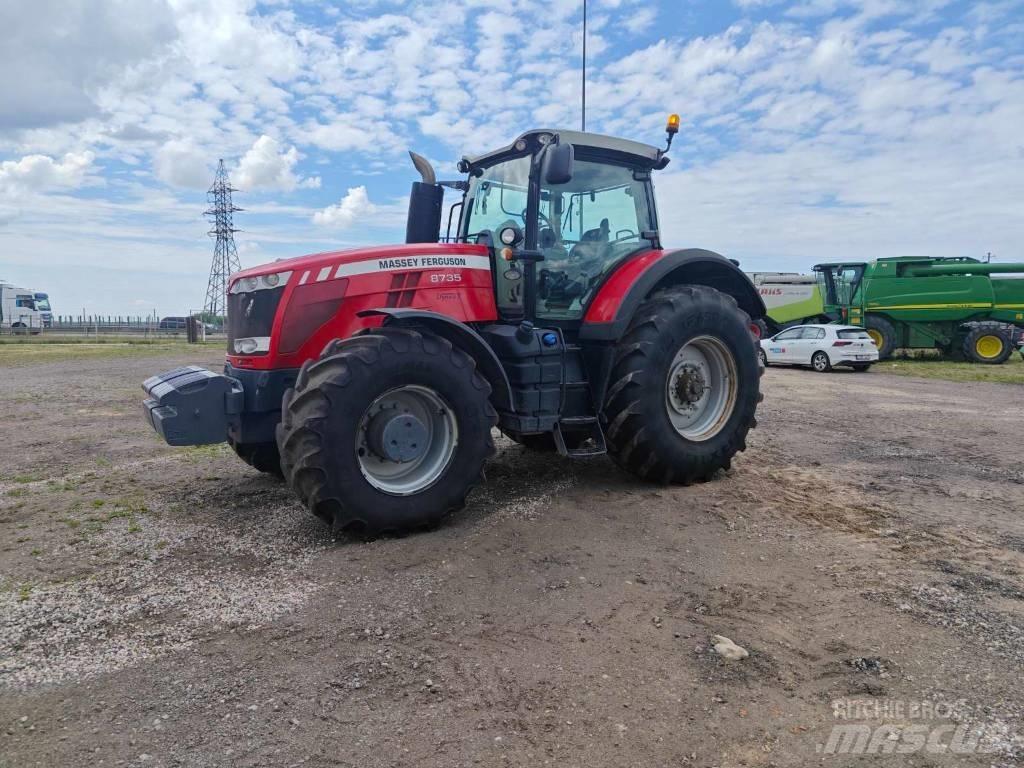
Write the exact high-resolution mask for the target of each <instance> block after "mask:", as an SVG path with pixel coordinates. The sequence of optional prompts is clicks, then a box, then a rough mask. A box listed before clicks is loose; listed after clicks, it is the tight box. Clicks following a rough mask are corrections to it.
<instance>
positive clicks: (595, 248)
mask: <svg viewBox="0 0 1024 768" xmlns="http://www.w3.org/2000/svg"><path fill="white" fill-rule="evenodd" d="M610 235H611V224H609V222H608V219H601V225H600V226H599V227H597V228H595V229H588V230H587V231H586V232H584V233H583V235H582V236H581V237H580V241H579V242H578V243H576V245H574V246H573V247H572V253H570V254H569V255H570V256H571V257H574V258H578V259H594V258H597V257H598V256H599V255H600V254H601V246H602V245H603V244H604V243H607V242H608V240H609V239H610Z"/></svg>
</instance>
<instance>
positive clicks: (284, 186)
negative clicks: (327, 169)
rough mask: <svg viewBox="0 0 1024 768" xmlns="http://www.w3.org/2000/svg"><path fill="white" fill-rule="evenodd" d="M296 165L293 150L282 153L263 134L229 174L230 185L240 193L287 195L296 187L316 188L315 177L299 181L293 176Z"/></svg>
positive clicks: (280, 148)
mask: <svg viewBox="0 0 1024 768" xmlns="http://www.w3.org/2000/svg"><path fill="white" fill-rule="evenodd" d="M298 162H299V151H298V150H297V149H296V148H295V147H288V148H287V149H284V147H282V146H281V143H280V142H278V141H277V140H276V139H274V138H271V137H270V136H267V135H266V134H264V135H263V136H260V137H259V138H258V139H256V141H255V142H254V143H253V145H252V147H250V149H249V151H248V152H246V153H245V154H244V155H243V156H242V159H241V160H239V162H238V168H237V169H236V170H235V172H234V173H233V174H232V181H233V182H234V183H235V184H237V185H238V188H239V189H241V190H244V191H251V190H258V189H274V190H279V191H281V192H291V191H292V190H293V189H295V188H296V187H298V186H299V185H300V184H301V185H303V186H307V187H310V186H311V187H313V188H316V187H318V186H319V185H320V181H319V177H315V181H314V180H312V179H305V180H303V179H301V178H299V177H298V176H296V175H295V164H296V163H298Z"/></svg>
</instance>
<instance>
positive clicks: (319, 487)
mask: <svg viewBox="0 0 1024 768" xmlns="http://www.w3.org/2000/svg"><path fill="white" fill-rule="evenodd" d="M490 394H491V389H490V386H489V385H488V384H487V381H486V380H485V379H484V378H483V377H482V376H481V375H480V374H479V373H477V371H476V365H475V364H474V362H473V359H472V358H471V357H470V356H469V355H467V354H466V353H465V352H463V351H462V350H460V349H458V348H456V347H453V346H452V344H451V342H449V341H448V340H447V339H443V338H440V337H438V336H434V335H432V334H429V333H425V332H424V333H420V332H418V331H414V330H408V329H397V328H375V329H373V330H372V331H371V332H369V333H366V334H362V335H359V336H354V337H352V338H350V339H345V340H343V341H335V342H331V344H329V345H327V348H326V349H325V350H324V353H323V355H322V356H321V357H320V359H319V360H316V361H310V362H307V363H305V364H304V365H303V366H302V369H301V370H300V372H299V375H298V377H297V379H296V382H295V389H294V390H289V391H288V392H286V393H285V396H284V402H283V408H282V420H281V423H280V424H279V425H278V428H277V430H278V431H277V444H278V447H279V449H280V452H281V459H282V461H281V464H282V468H283V469H284V473H285V478H286V479H287V481H288V483H289V485H290V486H291V487H292V489H293V490H295V492H296V493H297V494H298V496H299V498H301V499H302V501H303V502H304V503H305V504H306V505H307V506H308V507H309V509H310V511H311V512H312V513H313V514H315V515H316V516H317V517H320V518H321V519H323V520H324V521H326V522H328V523H330V524H331V525H332V527H333V528H334V530H335V531H336V532H346V533H351V534H354V535H357V536H362V537H364V538H372V537H374V536H378V535H380V534H382V533H386V532H395V533H399V532H403V531H407V530H410V529H414V528H421V527H424V526H429V525H432V524H435V523H437V522H439V521H440V520H441V518H443V517H444V516H445V515H447V514H448V513H450V512H452V511H454V510H457V509H461V508H462V507H463V506H464V505H465V503H466V496H467V494H468V493H469V491H470V490H471V489H472V488H473V486H474V485H475V484H476V483H477V482H478V481H479V480H480V479H481V476H482V472H483V464H484V461H485V459H487V458H488V457H489V456H490V455H491V454H493V453H494V442H493V440H492V439H491V427H493V426H494V424H495V423H497V414H496V413H495V411H494V408H493V407H492V406H491V403H490Z"/></svg>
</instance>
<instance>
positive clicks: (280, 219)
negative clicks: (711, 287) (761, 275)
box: [0, 0, 1024, 315]
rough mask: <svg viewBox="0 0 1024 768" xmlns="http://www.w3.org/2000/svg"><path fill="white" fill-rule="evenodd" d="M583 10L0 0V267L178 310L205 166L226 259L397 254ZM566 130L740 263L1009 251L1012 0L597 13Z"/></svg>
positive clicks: (531, 4)
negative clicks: (225, 195)
mask: <svg viewBox="0 0 1024 768" xmlns="http://www.w3.org/2000/svg"><path fill="white" fill-rule="evenodd" d="M581 5H582V3H581V0H500V2H499V0H448V1H445V0H436V1H435V0H409V1H408V2H403V1H401V0H347V1H344V2H337V3H335V4H333V5H328V4H327V3H324V2H320V0H293V1H292V2H289V1H288V0H274V1H273V2H269V1H268V2H256V0H33V1H32V2H25V1H24V0H0V105H2V107H0V278H2V279H5V280H8V281H11V282H15V283H18V284H21V285H25V286H28V287H34V288H36V289H38V290H48V291H49V292H50V294H51V296H52V297H53V303H54V305H55V310H56V311H57V312H58V313H61V312H65V313H70V312H74V313H78V312H81V311H82V310H83V309H84V310H86V311H88V312H102V313H120V314H128V313H131V314H146V313H150V312H153V311H154V310H155V311H156V312H158V313H159V314H161V315H164V314H180V313H182V312H185V311H187V310H188V309H191V308H198V307H200V306H201V304H202V300H203V297H204V294H205V287H206V274H207V271H208V269H209V261H210V256H211V252H212V242H211V241H210V240H209V238H208V237H207V236H206V230H207V228H208V227H207V224H206V222H205V221H204V219H203V217H202V212H203V210H204V209H205V190H206V188H207V187H208V186H209V184H210V181H211V179H212V174H213V169H214V166H215V164H216V162H217V159H218V158H224V160H225V162H226V163H227V164H228V166H229V168H230V169H231V172H232V180H233V182H234V184H235V186H236V187H238V188H239V189H240V190H242V191H240V192H239V193H238V194H237V196H236V203H237V204H238V205H240V206H242V207H243V208H245V209H246V212H245V213H242V214H239V215H238V217H237V219H236V222H237V225H238V226H239V227H240V228H242V229H243V230H244V231H243V232H241V233H239V235H238V236H237V239H238V246H239V253H240V255H241V259H242V263H243V265H244V266H252V265H255V264H258V263H261V262H265V261H271V260H273V259H276V258H281V257H285V256H292V255H299V254H302V253H308V252H312V251H317V250H326V249H334V248H342V247H352V246H357V245H360V244H365V243H384V242H393V241H399V240H400V239H401V237H402V233H403V231H404V207H405V195H406V194H407V191H408V187H409V183H410V181H412V180H413V179H414V177H415V173H414V171H413V169H412V167H411V165H410V163H409V161H408V157H407V156H406V155H405V150H406V149H407V148H413V149H416V150H417V151H419V152H420V153H422V154H425V155H427V156H428V157H430V158H431V159H432V160H433V161H434V162H435V164H436V166H437V167H438V170H439V172H440V174H441V175H442V176H454V175H455V169H454V163H455V161H456V160H457V159H458V158H459V157H460V156H461V155H462V154H463V153H469V152H475V151H479V150H482V149H486V148H491V147H494V146H498V145H502V144H505V143H507V142H508V141H509V140H510V139H512V138H513V137H514V136H515V135H517V134H518V133H520V132H521V131H523V130H525V129H527V128H531V127H541V126H543V127H560V126H561V127H576V126H578V124H579V118H580V114H579V86H578V81H579V74H580V70H579V59H580V43H581V35H580V29H579V27H580V10H581ZM590 7H591V10H590V15H591V25H590V36H589V38H588V45H589V51H590V67H589V79H590V85H589V90H588V108H589V109H588V127H589V128H590V129H591V130H598V131H601V132H604V133H612V134H618V135H621V136H625V137H629V138H635V139H639V140H643V141H648V142H650V143H660V142H661V141H662V137H663V133H662V126H663V123H664V118H665V115H666V114H667V113H669V112H679V113H681V114H682V116H683V131H682V133H681V135H680V136H679V137H678V138H677V141H676V144H675V147H674V149H673V153H672V155H673V162H672V164H671V166H670V167H669V169H668V170H666V171H664V172H662V173H661V174H660V175H659V176H658V177H657V179H656V183H657V186H658V197H659V203H660V209H661V216H662V226H663V230H664V233H663V234H664V237H663V239H664V240H665V242H666V243H668V244H671V245H677V246H701V247H706V248H711V249H713V250H717V251H719V252H721V253H724V254H726V255H728V256H730V257H733V258H738V259H740V260H741V261H742V262H743V265H744V267H746V268H748V269H758V270H806V269H807V268H809V267H810V265H812V264H813V263H815V262H816V261H819V260H823V259H835V258H873V257H875V256H882V255H898V254H906V253H926V254H935V255H984V254H985V253H986V252H988V251H991V252H992V253H994V254H995V255H996V257H997V258H998V259H1002V260H1013V259H1018V260H1024V247H1022V241H1024V238H1022V235H1024V2H1022V1H1021V0H1009V1H1006V0H993V1H992V2H944V1H943V0H862V1H861V2H847V1H846V0H803V1H802V2H795V3H785V2H776V1H774V0H734V2H732V3H729V2H727V1H726V0H714V1H713V2H712V1H711V0H708V1H706V2H697V0H692V1H688V0H591V2H590Z"/></svg>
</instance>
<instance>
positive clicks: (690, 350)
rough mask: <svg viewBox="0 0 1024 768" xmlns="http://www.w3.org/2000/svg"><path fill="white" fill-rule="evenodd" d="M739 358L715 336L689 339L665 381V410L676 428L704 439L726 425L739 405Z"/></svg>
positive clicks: (697, 440)
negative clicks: (737, 396) (737, 395)
mask: <svg viewBox="0 0 1024 768" xmlns="http://www.w3.org/2000/svg"><path fill="white" fill-rule="evenodd" d="M736 392H737V375H736V361H735V359H734V358H733V355H732V352H730V351H729V349H728V347H726V346H725V344H723V343H722V342H721V341H719V340H718V339H716V338H714V337H712V336H698V337H697V338H694V339H691V340H690V341H688V342H686V344H684V345H683V346H682V347H681V348H680V349H679V351H678V352H676V355H675V357H674V358H673V359H672V364H671V365H670V366H669V369H668V378H667V379H666V382H665V410H666V411H668V416H669V419H670V420H671V422H672V427H673V428H674V429H675V431H676V432H677V433H678V434H679V435H681V436H682V437H684V438H686V439H687V440H693V441H695V442H700V441H703V440H710V439H711V438H712V437H714V436H715V435H717V434H718V433H719V432H721V431H722V429H723V428H724V427H725V424H726V422H727V421H728V420H729V417H730V416H731V415H732V412H733V410H734V409H735V407H736Z"/></svg>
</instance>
